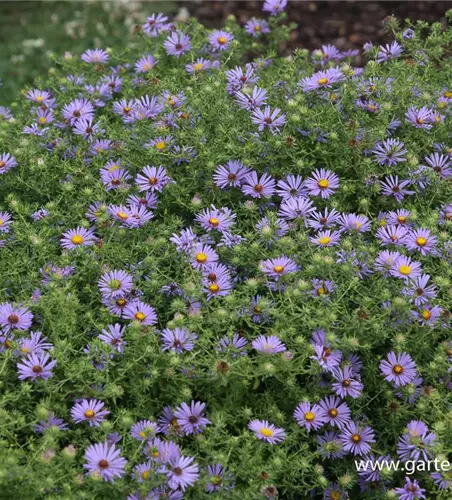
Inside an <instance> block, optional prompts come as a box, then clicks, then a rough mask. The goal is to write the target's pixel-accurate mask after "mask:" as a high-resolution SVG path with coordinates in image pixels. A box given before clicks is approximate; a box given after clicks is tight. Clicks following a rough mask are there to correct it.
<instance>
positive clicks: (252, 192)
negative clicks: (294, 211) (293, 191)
mask: <svg viewBox="0 0 452 500" xmlns="http://www.w3.org/2000/svg"><path fill="white" fill-rule="evenodd" d="M275 186H276V181H275V179H273V177H271V176H270V175H268V174H266V173H264V174H262V175H261V177H260V178H259V177H258V176H257V173H256V172H250V173H249V174H248V175H246V177H245V178H244V180H243V185H242V191H243V193H244V194H247V195H249V196H252V197H253V198H262V197H263V198H270V197H271V196H273V194H274V192H275Z"/></svg>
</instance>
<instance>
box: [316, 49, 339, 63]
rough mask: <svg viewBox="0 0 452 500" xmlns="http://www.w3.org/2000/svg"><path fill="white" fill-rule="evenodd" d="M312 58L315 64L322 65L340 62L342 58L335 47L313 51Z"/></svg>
mask: <svg viewBox="0 0 452 500" xmlns="http://www.w3.org/2000/svg"><path fill="white" fill-rule="evenodd" d="M311 57H312V61H313V62H314V63H320V64H322V65H324V64H326V63H327V62H329V61H334V60H337V61H339V60H340V59H341V58H342V56H341V53H340V51H339V49H338V48H337V47H335V46H334V45H322V48H321V49H316V50H313V51H312V56H311Z"/></svg>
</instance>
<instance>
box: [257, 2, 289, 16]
mask: <svg viewBox="0 0 452 500" xmlns="http://www.w3.org/2000/svg"><path fill="white" fill-rule="evenodd" d="M286 6H287V0H265V2H264V6H263V7H262V10H263V11H264V12H270V14H271V15H272V16H277V15H278V14H280V13H281V12H283V11H284V9H285V8H286Z"/></svg>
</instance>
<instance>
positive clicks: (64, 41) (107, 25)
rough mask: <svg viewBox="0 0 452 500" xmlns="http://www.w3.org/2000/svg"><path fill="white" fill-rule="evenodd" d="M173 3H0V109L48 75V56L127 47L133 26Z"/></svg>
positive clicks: (171, 9)
mask: <svg viewBox="0 0 452 500" xmlns="http://www.w3.org/2000/svg"><path fill="white" fill-rule="evenodd" d="M175 11H177V3H176V2H173V1H168V0H167V1H155V2H128V1H122V2H120V1H109V2H101V1H100V2H94V1H86V2H84V1H65V2H62V1H56V2H49V1H47V2H43V1H33V2H18V1H10V2H8V1H7V2H2V1H0V20H1V28H0V80H2V83H3V85H2V86H0V105H7V104H8V103H10V102H12V101H14V99H16V98H17V95H18V92H19V91H20V89H21V88H23V87H24V86H25V85H31V84H32V83H33V81H34V80H35V79H36V77H38V76H45V75H46V74H47V72H48V68H49V65H50V62H49V53H51V52H53V53H56V54H59V55H62V54H64V52H66V51H69V52H73V53H76V54H78V53H79V52H81V51H83V50H85V49H87V48H90V47H94V46H102V47H107V46H111V47H115V46H118V45H120V44H122V45H124V44H127V43H128V41H129V40H130V37H131V32H132V29H133V26H134V25H136V24H140V23H142V22H143V21H144V20H145V19H146V17H147V16H149V15H150V14H151V13H153V12H168V13H170V12H175Z"/></svg>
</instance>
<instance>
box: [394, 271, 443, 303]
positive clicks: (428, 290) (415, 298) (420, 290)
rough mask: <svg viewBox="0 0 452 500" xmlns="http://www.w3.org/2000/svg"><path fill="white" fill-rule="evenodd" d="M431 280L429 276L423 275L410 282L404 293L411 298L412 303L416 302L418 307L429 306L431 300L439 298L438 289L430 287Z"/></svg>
mask: <svg viewBox="0 0 452 500" xmlns="http://www.w3.org/2000/svg"><path fill="white" fill-rule="evenodd" d="M429 280H430V275H429V274H423V275H422V276H418V277H417V278H414V279H412V280H410V281H409V283H408V286H406V287H405V288H404V289H403V290H402V293H403V294H404V295H405V296H407V297H409V298H410V302H414V305H415V306H416V307H419V306H422V305H423V304H427V303H428V302H429V300H430V299H435V298H436V296H437V291H436V287H435V286H434V285H428V282H429Z"/></svg>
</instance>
